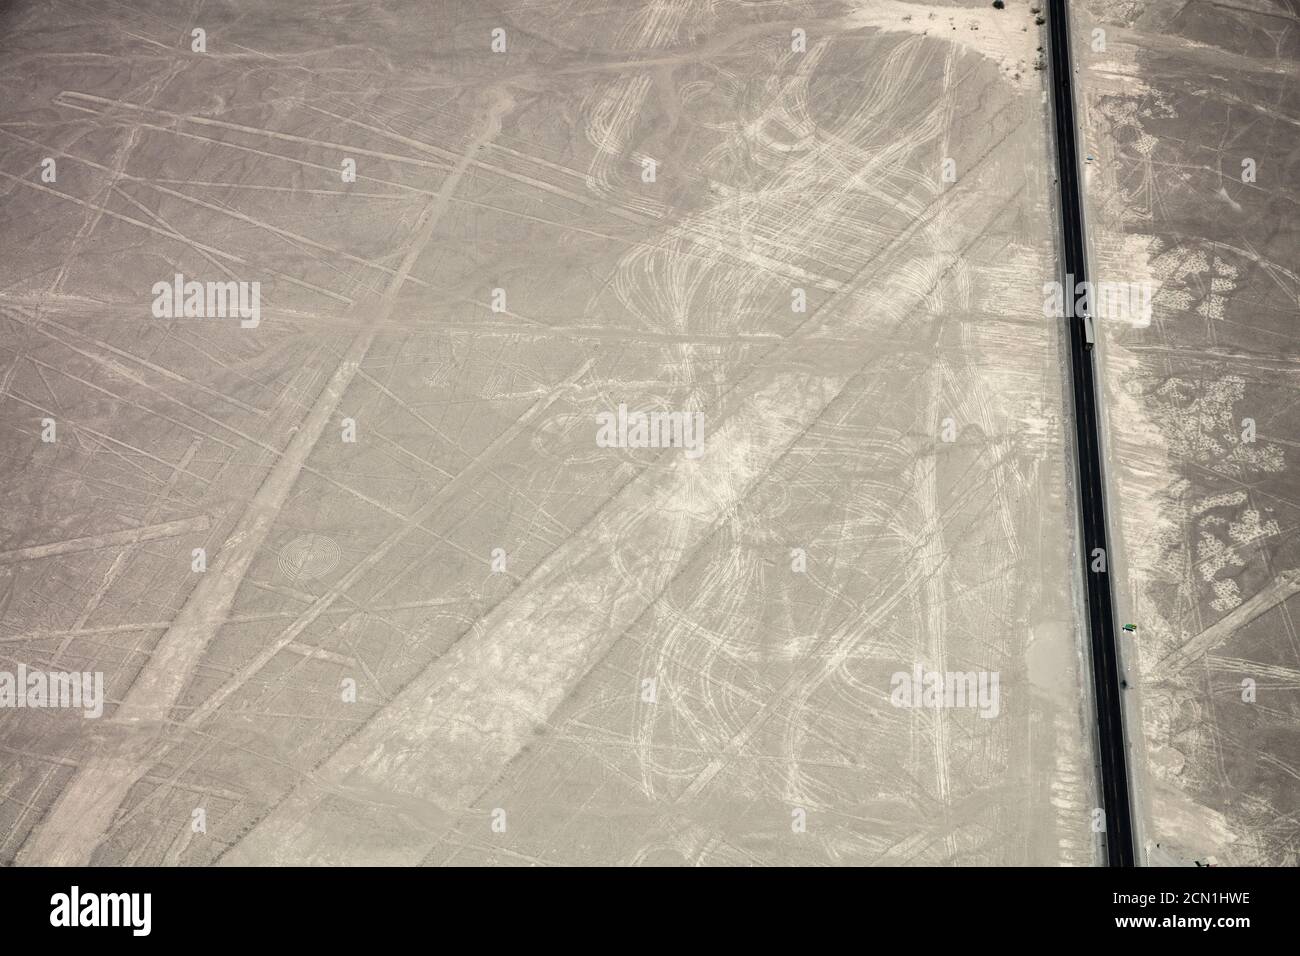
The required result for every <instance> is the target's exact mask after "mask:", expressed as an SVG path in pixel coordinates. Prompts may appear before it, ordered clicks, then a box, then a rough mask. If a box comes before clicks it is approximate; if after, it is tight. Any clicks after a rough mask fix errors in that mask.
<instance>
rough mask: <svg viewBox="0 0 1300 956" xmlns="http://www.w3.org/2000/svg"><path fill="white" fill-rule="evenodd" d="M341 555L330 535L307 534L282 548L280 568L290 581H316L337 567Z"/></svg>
mask: <svg viewBox="0 0 1300 956" xmlns="http://www.w3.org/2000/svg"><path fill="white" fill-rule="evenodd" d="M341 555H342V552H341V551H340V549H339V545H338V542H337V541H335V540H334V539H333V538H331V537H330V536H329V535H324V534H305V535H302V536H301V537H298V538H294V539H293V540H292V541H290V542H289V543H288V544H286V545H285V546H284V547H283V548H281V549H280V558H279V563H280V570H281V571H282V572H283V573H284V576H285V577H287V578H288V579H289V580H290V581H314V580H316V579H317V578H323V577H325V575H327V574H329V573H330V572H331V571H333V570H334V569H335V568H337V567H338V566H339V558H340V556H341Z"/></svg>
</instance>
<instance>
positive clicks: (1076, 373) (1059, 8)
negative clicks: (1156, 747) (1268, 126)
mask: <svg viewBox="0 0 1300 956" xmlns="http://www.w3.org/2000/svg"><path fill="white" fill-rule="evenodd" d="M1049 31H1050V35H1051V47H1050V51H1051V52H1050V55H1051V63H1052V97H1053V116H1054V118H1055V122H1056V157H1057V166H1058V169H1059V171H1060V177H1059V183H1060V188H1061V238H1062V250H1063V252H1064V262H1063V266H1064V270H1063V271H1064V273H1065V275H1066V276H1073V277H1074V281H1075V282H1078V283H1082V282H1086V281H1087V278H1088V264H1087V254H1086V245H1085V242H1084V231H1083V230H1084V227H1083V214H1082V204H1081V202H1080V193H1079V154H1078V145H1077V143H1076V141H1075V130H1076V120H1075V113H1074V90H1073V69H1072V66H1071V63H1070V28H1069V5H1068V3H1067V2H1066V0H1052V3H1051V8H1050V16H1049ZM1070 294H1072V292H1071V293H1070ZM1068 311H1069V310H1067V312H1068ZM1068 322H1069V328H1070V366H1071V371H1072V377H1073V397H1074V428H1075V447H1076V451H1077V454H1078V459H1079V471H1078V478H1079V506H1080V518H1081V522H1082V525H1083V541H1084V548H1083V559H1084V569H1083V573H1084V583H1085V586H1086V588H1087V595H1088V630H1089V635H1090V639H1091V645H1092V675H1093V688H1094V695H1095V698H1096V704H1097V734H1098V752H1099V756H1100V761H1101V787H1102V800H1103V808H1104V810H1105V814H1106V816H1105V822H1106V858H1107V861H1108V862H1109V863H1110V865H1111V866H1132V865H1133V863H1134V854H1133V817H1132V811H1131V808H1130V805H1129V785H1128V760H1127V753H1126V739H1125V734H1124V715H1123V703H1122V699H1121V689H1120V677H1119V662H1118V650H1117V648H1116V643H1115V613H1114V606H1113V602H1112V598H1111V587H1110V559H1109V550H1108V549H1107V544H1106V503H1105V483H1104V478H1103V476H1102V470H1101V454H1102V452H1101V439H1100V430H1099V428H1098V423H1097V387H1096V376H1095V369H1094V362H1093V359H1094V354H1095V353H1094V352H1093V349H1092V345H1091V344H1090V343H1089V341H1088V334H1087V330H1086V328H1085V322H1084V319H1083V318H1081V317H1071V318H1069V319H1068ZM1098 549H1100V551H1101V553H1102V554H1103V555H1104V556H1105V562H1104V563H1099V562H1098V561H1097V559H1096V558H1097V554H1098ZM1094 568H1098V569H1096V570H1094Z"/></svg>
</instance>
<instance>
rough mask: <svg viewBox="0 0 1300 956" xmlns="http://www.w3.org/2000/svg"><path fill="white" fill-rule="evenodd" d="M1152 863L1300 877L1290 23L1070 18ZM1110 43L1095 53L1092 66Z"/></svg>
mask: <svg viewBox="0 0 1300 956" xmlns="http://www.w3.org/2000/svg"><path fill="white" fill-rule="evenodd" d="M1075 16H1076V21H1077V23H1076V29H1075V33H1076V37H1077V45H1078V48H1079V49H1078V52H1077V54H1076V59H1077V64H1078V66H1079V72H1078V80H1077V88H1078V90H1079V92H1080V103H1081V106H1082V108H1083V109H1084V110H1085V114H1086V119H1084V125H1085V131H1084V142H1085V143H1086V145H1087V148H1088V151H1089V153H1090V155H1091V159H1090V160H1089V162H1088V165H1087V173H1088V176H1089V179H1088V184H1087V186H1088V197H1087V199H1088V215H1089V224H1090V230H1089V231H1090V238H1091V242H1092V245H1093V254H1094V262H1095V263H1096V271H1098V272H1099V273H1101V278H1103V279H1104V278H1110V279H1112V280H1114V281H1121V282H1136V283H1146V284H1149V285H1150V286H1152V287H1153V289H1154V290H1155V291H1154V296H1153V300H1152V306H1153V307H1152V310H1151V314H1150V316H1149V317H1147V320H1146V321H1145V322H1123V321H1120V322H1109V323H1103V324H1102V328H1103V330H1104V335H1103V340H1102V345H1101V347H1102V348H1103V360H1102V363H1101V367H1102V369H1103V370H1104V375H1105V383H1104V384H1105V388H1104V402H1103V404H1104V406H1105V407H1106V409H1107V410H1108V413H1109V428H1108V436H1107V437H1108V442H1109V448H1110V479H1111V484H1112V494H1111V513H1112V528H1113V530H1114V531H1116V532H1117V535H1116V536H1117V539H1118V542H1119V544H1120V549H1119V550H1120V561H1119V564H1118V566H1119V567H1122V569H1123V571H1122V574H1121V577H1122V579H1123V583H1124V587H1122V588H1119V589H1118V593H1117V595H1116V596H1117V599H1118V601H1119V607H1120V608H1123V609H1124V613H1125V614H1126V620H1128V621H1130V622H1133V623H1135V624H1137V625H1138V630H1137V631H1136V633H1134V634H1133V635H1131V636H1125V641H1126V646H1125V652H1126V664H1127V672H1128V676H1129V681H1130V687H1131V688H1132V691H1133V697H1132V700H1131V703H1132V704H1133V706H1132V707H1131V709H1130V714H1129V724H1130V730H1131V732H1130V741H1131V742H1132V743H1133V744H1134V749H1133V753H1134V757H1135V766H1136V768H1137V771H1138V772H1137V773H1136V774H1135V779H1136V781H1137V785H1136V787H1135V796H1136V798H1137V810H1138V812H1137V814H1136V816H1137V818H1138V820H1139V821H1141V822H1142V823H1143V825H1144V827H1145V833H1144V838H1143V840H1142V841H1141V842H1142V844H1143V845H1142V851H1143V852H1144V853H1145V855H1146V859H1147V862H1150V863H1155V864H1168V863H1178V862H1184V863H1185V862H1187V861H1191V860H1201V861H1204V860H1206V859H1207V858H1209V857H1214V858H1215V859H1216V860H1217V861H1218V862H1219V863H1220V864H1238V865H1246V864H1256V865H1289V866H1294V865H1296V864H1297V862H1300V819H1298V818H1297V814H1300V784H1298V783H1297V781H1298V780H1300V640H1298V639H1297V636H1296V615H1297V613H1300V600H1298V599H1297V598H1296V597H1295V595H1296V593H1297V592H1298V591H1300V535H1297V524H1300V484H1297V481H1296V478H1295V474H1294V466H1293V461H1294V459H1295V456H1296V454H1297V449H1298V448H1300V404H1298V402H1297V399H1298V398H1300V392H1297V384H1300V347H1298V344H1300V339H1298V338H1297V320H1298V319H1300V276H1297V273H1296V269H1297V263H1298V261H1300V256H1298V255H1297V253H1300V239H1297V232H1296V223H1297V221H1298V220H1297V205H1298V204H1300V177H1298V176H1297V173H1298V172H1300V166H1298V165H1297V163H1298V162H1300V84H1298V83H1297V78H1298V77H1300V15H1298V11H1297V9H1296V7H1295V4H1294V3H1288V2H1285V0H1243V2H1240V3H1231V4H1227V3H1207V2H1200V0H1196V2H1191V3H1185V4H1183V3H1153V4H1134V3H1126V2H1113V0H1090V2H1088V3H1086V4H1084V5H1082V6H1081V7H1079V8H1077V9H1076V14H1075ZM1095 30H1101V31H1103V35H1102V37H1101V39H1102V41H1103V47H1104V48H1103V49H1097V48H1096V47H1095V45H1094V44H1095V40H1096V36H1095V35H1094V31H1095Z"/></svg>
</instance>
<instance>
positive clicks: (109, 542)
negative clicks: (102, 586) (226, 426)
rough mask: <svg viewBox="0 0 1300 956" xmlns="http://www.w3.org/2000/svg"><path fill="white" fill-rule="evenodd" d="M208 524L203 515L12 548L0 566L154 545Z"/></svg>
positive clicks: (198, 530) (1, 553)
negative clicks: (119, 548) (160, 540)
mask: <svg viewBox="0 0 1300 956" xmlns="http://www.w3.org/2000/svg"><path fill="white" fill-rule="evenodd" d="M209 522H210V519H209V518H208V516H207V515H197V516H195V517H193V518H181V519H178V520H176V521H164V522H162V523H161V524H152V525H145V526H144V527H141V528H128V529H127V530H126V531H113V532H110V533H108V534H91V535H86V536H85V537H81V538H68V539H66V540H64V541H51V542H50V543H48V544H34V545H32V546H30V547H27V548H15V549H14V550H12V551H0V566H3V565H6V564H19V563H21V562H23V561H35V560H37V559H38V558H50V557H54V556H55V555H61V554H80V553H82V552H85V551H99V550H101V549H103V548H116V547H122V546H124V545H132V544H139V543H140V542H142V541H157V540H159V539H160V538H176V537H179V536H181V535H185V534H202V533H203V532H204V531H207V530H208V526H209Z"/></svg>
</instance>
